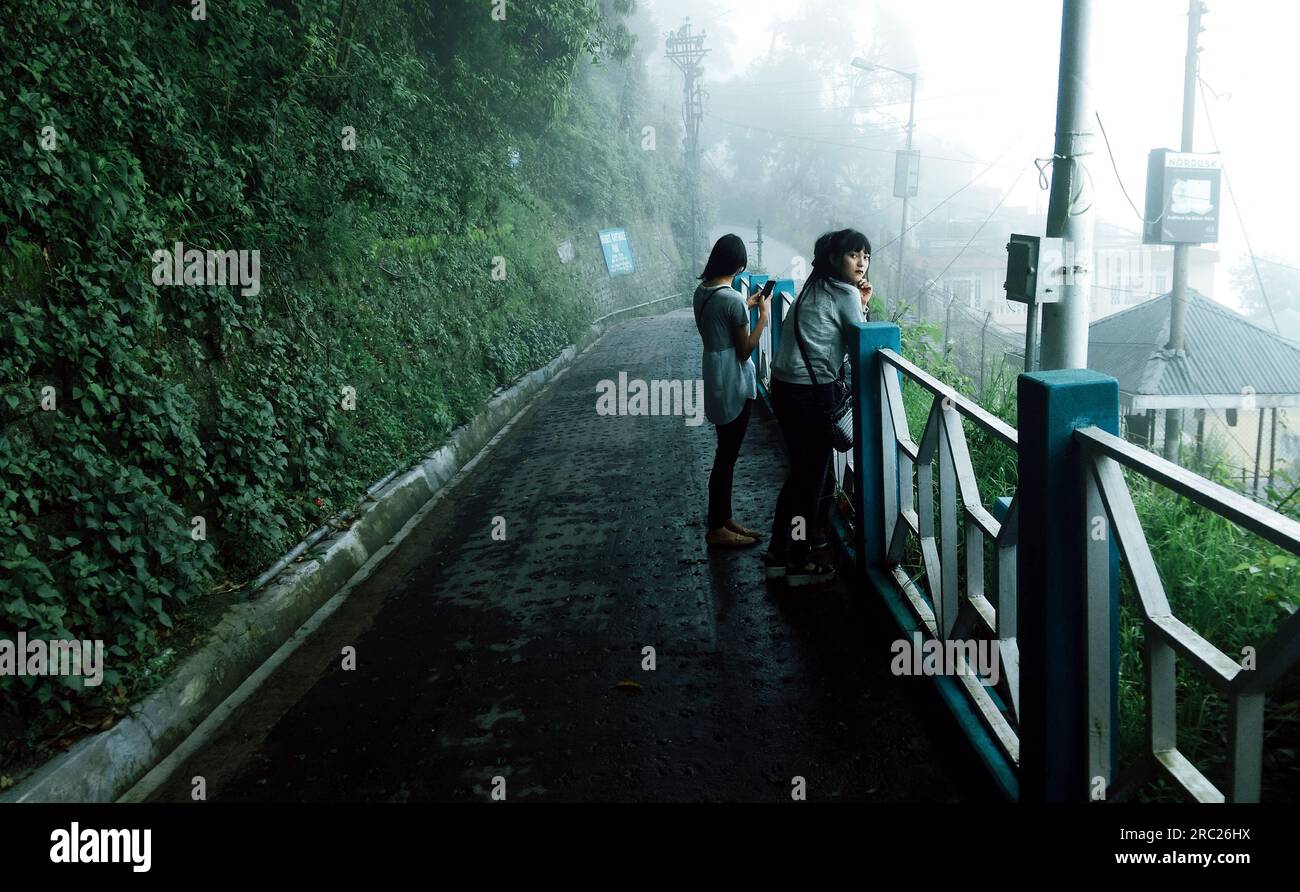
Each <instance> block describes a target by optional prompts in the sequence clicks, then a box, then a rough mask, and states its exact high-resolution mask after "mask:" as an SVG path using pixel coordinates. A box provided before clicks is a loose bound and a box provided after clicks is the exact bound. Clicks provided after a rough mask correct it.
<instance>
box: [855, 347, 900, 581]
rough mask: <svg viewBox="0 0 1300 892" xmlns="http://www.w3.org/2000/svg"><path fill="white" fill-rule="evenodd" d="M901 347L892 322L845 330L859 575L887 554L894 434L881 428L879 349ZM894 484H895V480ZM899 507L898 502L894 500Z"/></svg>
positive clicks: (880, 363) (894, 464)
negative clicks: (850, 381) (887, 474)
mask: <svg viewBox="0 0 1300 892" xmlns="http://www.w3.org/2000/svg"><path fill="white" fill-rule="evenodd" d="M885 348H888V349H890V350H893V351H894V352H896V353H897V352H899V351H900V350H901V349H902V339H901V336H900V334H899V330H898V326H897V325H894V324H893V323H890V322H867V323H865V324H857V325H854V326H853V327H852V328H851V329H850V331H849V356H850V357H851V358H852V360H853V484H854V485H853V512H854V514H855V519H856V521H857V542H855V543H854V545H855V546H856V549H857V553H858V572H859V573H862V574H865V573H866V570H867V568H868V567H878V568H883V567H884V565H885V552H886V550H887V549H888V547H889V543H888V542H886V541H885V530H886V525H885V512H884V505H885V491H884V475H885V466H886V456H885V453H884V449H885V448H886V447H885V442H886V440H885V434H886V433H888V435H889V440H888V442H889V443H890V446H889V448H891V449H893V450H894V453H893V455H891V456H890V457H889V458H891V459H893V460H892V461H891V462H890V464H889V467H893V468H897V467H898V463H897V449H898V447H897V444H896V443H895V442H894V440H893V431H892V430H890V431H887V432H886V431H885V430H884V429H883V424H884V421H883V417H884V413H883V411H882V410H883V406H882V403H883V400H882V396H881V392H880V380H881V372H882V367H883V364H884V360H882V359H881V358H880V353H879V351H880V350H882V349H885ZM895 486H897V481H895ZM895 504H897V502H895Z"/></svg>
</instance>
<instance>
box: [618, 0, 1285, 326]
mask: <svg viewBox="0 0 1300 892" xmlns="http://www.w3.org/2000/svg"><path fill="white" fill-rule="evenodd" d="M798 2H799V0H793V2H792V0H702V2H701V0H642V2H641V5H642V7H643V8H645V9H646V11H647V12H648V13H649V14H650V15H651V16H653V17H654V18H655V19H656V21H657V23H658V25H659V30H660V32H661V33H664V32H666V31H668V30H669V29H670V28H675V27H677V26H678V25H680V24H681V21H682V18H683V16H686V15H690V16H691V21H692V24H693V25H695V26H697V27H703V28H705V29H706V30H707V31H708V34H709V40H708V45H709V46H710V47H712V53H711V54H710V56H709V57H708V59H707V60H706V65H705V76H706V80H707V81H708V82H713V83H717V82H720V81H724V80H727V79H730V78H736V77H742V76H745V75H746V74H748V73H749V72H748V66H749V64H750V62H749V59H750V58H752V55H753V54H755V53H758V54H761V53H765V52H767V51H768V49H769V48H770V47H772V46H775V47H776V48H777V51H778V52H779V50H780V23H781V20H782V19H784V18H788V17H789V15H790V10H792V9H793V8H795V5H796V4H797V3H798ZM1206 3H1207V6H1208V7H1209V11H1208V12H1207V13H1206V14H1205V15H1204V17H1203V19H1202V25H1203V27H1204V28H1205V33H1203V34H1202V35H1201V47H1202V49H1203V52H1202V54H1201V77H1202V78H1203V79H1204V81H1205V82H1206V83H1207V84H1208V85H1209V86H1210V87H1212V88H1213V91H1214V92H1213V93H1212V92H1210V91H1209V90H1208V89H1207V90H1206V91H1205V96H1206V99H1207V100H1208V102H1209V106H1210V107H1209V120H1210V121H1212V122H1213V126H1214V133H1215V135H1217V137H1218V144H1219V148H1220V149H1221V150H1222V153H1223V154H1222V158H1223V163H1224V166H1225V168H1226V170H1227V173H1228V176H1229V179H1230V181H1231V184H1232V188H1233V190H1234V191H1235V193H1236V197H1237V201H1238V203H1239V205H1240V208H1241V213H1242V216H1243V218H1244V221H1245V224H1246V227H1247V232H1248V233H1249V236H1250V239H1251V242H1252V244H1253V247H1254V249H1255V252H1256V253H1257V254H1260V253H1272V254H1275V255H1278V256H1280V257H1282V258H1284V259H1286V260H1287V261H1288V262H1290V263H1293V264H1296V265H1297V266H1300V246H1297V245H1295V244H1294V241H1293V238H1292V234H1293V232H1294V228H1295V227H1294V223H1293V221H1294V217H1293V216H1292V208H1294V207H1295V206H1296V204H1297V203H1298V201H1300V181H1298V180H1297V178H1296V177H1295V176H1294V175H1289V167H1290V165H1289V163H1288V162H1289V158H1288V156H1289V155H1291V154H1292V152H1293V148H1292V147H1294V146H1296V145H1297V144H1298V141H1300V132H1298V131H1300V117H1298V116H1297V115H1296V113H1295V109H1296V107H1297V101H1296V92H1297V86H1300V76H1297V75H1296V73H1295V64H1296V58H1295V57H1296V55H1297V46H1296V36H1297V35H1300V2H1291V0H1232V2H1227V0H1206ZM854 6H855V8H860V9H861V16H860V17H858V18H857V19H856V21H857V22H858V31H857V33H856V34H855V35H854V36H855V38H856V39H857V42H858V43H859V44H860V45H861V46H862V47H863V49H864V50H865V49H866V48H867V47H868V46H870V44H871V42H872V34H873V21H875V20H876V19H877V17H879V18H881V19H884V18H888V17H892V18H895V19H897V20H898V21H899V22H901V23H902V24H903V25H904V26H905V27H906V28H907V29H908V30H909V32H910V39H911V44H912V47H907V46H900V47H899V51H898V53H897V55H892V54H890V53H889V52H888V50H887V49H886V51H885V53H884V55H882V56H881V57H880V61H881V62H882V63H884V64H888V65H891V66H893V67H895V68H899V69H905V70H913V71H916V72H918V74H919V76H920V78H921V79H920V81H919V83H918V87H917V106H916V120H917V124H916V137H915V140H916V147H917V148H919V149H920V150H921V151H922V152H926V151H927V150H928V151H930V152H933V153H937V154H946V155H949V156H951V155H952V154H953V151H952V149H953V147H954V146H959V147H960V149H961V151H962V152H963V153H965V154H966V155H969V156H970V157H972V158H977V159H984V160H987V161H991V160H993V159H995V158H997V157H998V156H999V155H1001V154H1002V153H1003V152H1004V151H1006V150H1007V149H1008V147H1009V146H1013V148H1011V151H1010V152H1009V153H1008V154H1007V156H1006V158H1005V159H1004V161H1003V164H1004V165H1006V166H1005V167H998V168H995V169H994V170H992V171H990V172H989V173H988V174H987V175H986V176H985V177H984V178H983V179H982V180H981V183H984V184H987V185H990V186H994V187H996V188H997V189H998V190H999V191H1003V190H1006V189H1007V188H1008V187H1010V185H1011V182H1012V181H1013V180H1014V179H1015V177H1016V174H1017V172H1018V171H1019V170H1020V168H1021V167H1022V166H1023V165H1024V163H1025V162H1026V161H1028V160H1029V159H1031V158H1033V157H1044V156H1050V154H1051V151H1052V146H1053V138H1054V132H1055V113H1056V86H1057V73H1058V63H1059V53H1060V31H1061V3H1060V2H1059V0H986V2H963V0H858V2H856V3H855V4H854ZM1098 7H1099V9H1098V12H1099V14H1098V17H1097V20H1096V23H1095V29H1094V45H1095V48H1096V66H1095V73H1094V79H1093V83H1092V87H1093V96H1094V103H1095V107H1096V109H1097V110H1098V111H1099V112H1100V114H1101V118H1102V121H1103V123H1104V124H1105V127H1106V131H1107V133H1108V135H1109V137H1110V143H1111V147H1112V148H1113V150H1114V153H1115V160H1116V163H1117V165H1118V168H1119V175H1120V177H1122V179H1123V181H1124V184H1125V186H1126V187H1127V188H1128V192H1129V195H1131V196H1132V198H1133V201H1134V202H1135V203H1136V204H1137V206H1138V208H1139V209H1141V208H1142V206H1143V198H1144V194H1145V179H1146V158H1147V152H1148V150H1149V149H1152V148H1156V147H1162V146H1164V147H1169V148H1174V149H1177V148H1178V143H1179V135H1180V126H1181V125H1180V121H1181V115H1182V83H1183V58H1184V52H1185V48H1186V35H1187V2H1186V0H1100V2H1099V4H1098ZM913 47H914V51H913V49H912V48H913ZM647 50H649V48H647ZM648 55H650V56H651V57H652V58H651V59H650V65H651V67H652V69H653V70H655V71H659V70H660V69H659V68H658V65H659V64H660V63H661V62H662V61H663V60H662V55H663V54H662V49H659V50H658V52H653V51H651V52H649V53H648ZM849 62H850V59H849V58H845V59H844V60H843V62H842V65H840V66H839V67H837V69H836V72H837V74H836V76H837V77H842V78H849V77H860V76H861V77H872V78H877V77H882V76H883V77H889V75H880V74H870V75H868V74H866V73H862V72H859V71H858V70H857V69H854V68H852V67H851V66H850V65H849ZM662 73H663V74H664V75H665V76H671V75H672V74H673V73H674V72H673V70H672V69H664V70H663V72H662ZM755 77H756V79H761V75H757V76H755ZM898 80H899V81H900V86H899V88H898V90H899V96H900V97H903V98H905V96H906V87H905V86H904V84H905V82H904V81H902V79H901V78H900V79H898ZM817 86H818V84H817V83H816V82H815V81H813V82H809V83H805V84H802V85H796V84H788V85H774V86H773V87H771V92H770V107H769V110H768V113H767V114H766V115H765V117H768V118H770V119H772V120H779V116H780V108H781V105H782V104H783V103H788V102H816V101H818V98H819V97H818V95H817V94H816V92H815V90H816V88H817ZM809 91H812V92H809ZM1215 93H1217V94H1218V95H1219V98H1218V99H1216V98H1215V95H1214V94H1215ZM887 111H889V112H890V113H892V114H896V115H897V116H898V117H900V118H902V119H904V120H905V119H906V117H907V105H906V104H905V103H902V104H899V105H897V106H893V107H891V108H890V109H887ZM705 126H706V127H707V126H709V125H708V123H707V120H706V124H705ZM899 140H900V141H899V142H898V144H897V146H901V137H899ZM940 141H942V143H944V144H946V146H947V150H946V151H941V150H940V148H939V146H938V143H939V142H940ZM871 144H872V145H880V147H881V148H890V149H892V148H895V147H897V146H891V145H890V144H889V138H888V136H885V137H884V138H883V141H879V142H877V141H873V142H871ZM1195 149H1196V150H1197V151H1204V152H1210V151H1213V150H1214V140H1213V139H1212V137H1211V134H1210V128H1209V126H1208V123H1207V115H1206V109H1205V106H1204V105H1203V104H1202V103H1201V102H1200V101H1199V99H1198V102H1197V108H1196V132H1195ZM942 163H947V162H938V161H924V162H923V167H922V177H923V178H924V176H925V171H926V169H927V168H926V166H925V165H930V164H942ZM1088 168H1089V171H1090V172H1091V174H1092V177H1093V181H1094V182H1095V184H1096V190H1097V191H1096V210H1097V212H1098V215H1099V217H1100V218H1102V219H1106V220H1109V221H1112V222H1115V223H1118V224H1121V225H1125V226H1128V227H1131V228H1133V229H1135V230H1136V229H1138V228H1139V227H1140V222H1139V220H1138V218H1137V216H1136V215H1135V214H1134V213H1133V211H1132V210H1131V208H1130V207H1129V204H1128V202H1127V201H1126V200H1125V198H1124V196H1123V193H1122V192H1121V191H1120V189H1119V186H1118V185H1117V183H1116V176H1115V173H1114V171H1113V170H1112V168H1111V163H1110V160H1109V158H1108V157H1107V155H1106V148H1105V145H1104V143H1103V142H1102V140H1101V138H1100V135H1098V138H1097V141H1096V154H1095V156H1094V158H1093V160H1092V161H1091V162H1090V163H1089V164H1088ZM980 169H981V168H980V167H977V166H972V165H967V166H965V167H962V168H961V170H964V171H969V173H968V175H967V177H966V178H969V177H973V176H974V175H975V174H976V173H978V172H979V170H980ZM922 189H923V191H922V196H921V201H920V206H921V208H922V209H923V210H928V209H929V208H930V207H931V206H933V201H930V202H927V200H926V195H925V192H924V182H923V186H922ZM940 197H942V196H940ZM1045 201H1046V193H1045V192H1040V191H1039V188H1038V183H1037V177H1036V176H1035V175H1034V172H1033V170H1032V169H1031V170H1030V171H1029V174H1027V175H1025V176H1023V177H1022V178H1021V180H1020V183H1019V185H1018V186H1017V188H1016V189H1015V191H1014V192H1013V193H1012V194H1011V196H1010V197H1009V199H1008V202H1007V204H1008V205H1019V206H1027V207H1035V206H1038V205H1039V204H1040V203H1042V204H1044V205H1045ZM1220 220H1221V222H1220V242H1219V246H1218V247H1219V250H1220V251H1221V252H1222V259H1221V261H1220V264H1219V274H1218V277H1217V282H1216V292H1217V293H1216V294H1215V297H1216V299H1218V300H1220V301H1222V302H1224V303H1228V304H1236V300H1235V298H1234V297H1233V296H1232V295H1231V293H1230V290H1229V285H1228V272H1229V269H1230V267H1231V266H1232V265H1233V263H1234V262H1235V261H1236V260H1237V258H1238V257H1239V256H1241V255H1243V254H1244V252H1245V243H1244V240H1243V238H1242V228H1241V226H1240V225H1239V224H1238V222H1237V217H1236V213H1235V212H1234V210H1233V208H1232V204H1231V201H1230V200H1229V199H1228V197H1227V190H1226V189H1225V190H1224V206H1223V209H1222V213H1221V217H1220ZM922 225H924V224H922ZM1207 247H1210V246H1207ZM1168 250H1172V249H1168Z"/></svg>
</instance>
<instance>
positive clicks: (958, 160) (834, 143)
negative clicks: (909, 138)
mask: <svg viewBox="0 0 1300 892" xmlns="http://www.w3.org/2000/svg"><path fill="white" fill-rule="evenodd" d="M705 117H706V118H708V119H709V120H711V121H717V122H718V123H719V124H727V125H729V126H731V127H739V128H741V129H744V130H757V131H759V132H760V133H771V134H772V135H774V136H783V137H786V138H787V139H799V140H803V141H805V142H813V143H820V144H822V145H827V146H839V147H841V148H845V149H858V150H859V151H863V152H877V153H880V154H884V155H893V154H894V153H895V150H894V149H877V148H873V147H871V146H864V145H860V144H858V143H851V142H842V141H840V140H833V139H820V138H818V137H815V136H806V135H804V134H802V133H795V132H792V131H789V130H774V129H772V128H771V127H760V126H758V125H757V124H749V123H742V122H740V121H731V120H728V119H726V118H721V117H718V116H717V115H715V114H713V113H712V112H706V113H705ZM1005 154H1006V153H1003V157H1005ZM921 157H922V158H926V159H928V160H930V161H948V162H951V163H953V164H987V163H989V162H986V161H982V160H979V159H975V158H948V157H944V156H942V155H924V154H923V155H922V156H921ZM1001 160H1002V157H999V158H998V159H997V160H996V161H993V162H992V165H991V166H996V165H997V164H998V162H999V161H1001ZM1002 166H1003V167H1006V168H1007V169H1008V170H1010V169H1012V168H1011V165H1009V164H1007V165H1002ZM981 176H983V174H981Z"/></svg>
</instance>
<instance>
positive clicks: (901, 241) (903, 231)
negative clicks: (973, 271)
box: [894, 72, 929, 322]
mask: <svg viewBox="0 0 1300 892" xmlns="http://www.w3.org/2000/svg"><path fill="white" fill-rule="evenodd" d="M907 78H908V80H910V81H911V82H912V100H911V102H910V103H909V104H908V106H907V151H908V154H909V156H910V154H911V151H912V129H913V127H914V126H915V124H916V73H915V72H913V73H911V74H909V75H907ZM907 192H908V190H906V189H905V190H903V222H902V223H901V224H900V227H901V228H900V229H899V230H898V273H897V277H896V278H895V280H894V294H895V295H897V297H895V300H901V299H902V295H903V247H904V246H905V245H906V244H907V199H908V194H907ZM928 290H929V289H923V290H922V291H921V298H920V306H918V307H917V311H918V312H919V313H920V314H921V321H922V322H924V321H925V311H926V291H928Z"/></svg>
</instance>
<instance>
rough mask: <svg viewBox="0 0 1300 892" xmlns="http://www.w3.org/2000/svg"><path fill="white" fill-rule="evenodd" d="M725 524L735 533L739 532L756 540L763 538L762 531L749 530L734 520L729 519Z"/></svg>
mask: <svg viewBox="0 0 1300 892" xmlns="http://www.w3.org/2000/svg"><path fill="white" fill-rule="evenodd" d="M723 526H725V527H726V528H727V529H729V530H731V531H732V532H733V533H737V534H739V535H741V536H748V537H749V538H751V539H753V540H754V541H755V542H757V541H758V540H759V539H762V538H763V534H762V533H756V532H754V531H753V530H747V529H745V528H744V527H742V526H741V525H740V524H739V523H737V522H736V521H734V520H729V521H727V522H726V523H725V524H723Z"/></svg>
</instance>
